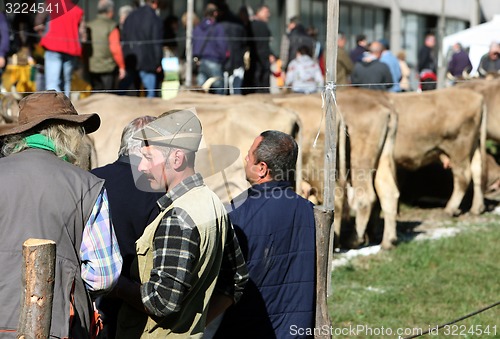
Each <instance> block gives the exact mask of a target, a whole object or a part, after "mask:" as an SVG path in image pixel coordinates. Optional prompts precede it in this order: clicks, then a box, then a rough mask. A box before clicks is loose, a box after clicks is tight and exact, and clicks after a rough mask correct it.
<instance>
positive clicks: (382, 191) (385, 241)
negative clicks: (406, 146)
mask: <svg viewBox="0 0 500 339" xmlns="http://www.w3.org/2000/svg"><path fill="white" fill-rule="evenodd" d="M375 190H376V191H377V195H378V198H379V201H380V206H381V207H382V211H384V236H383V238H382V243H381V246H382V248H383V249H386V250H387V249H391V248H393V247H394V245H395V244H396V242H397V239H398V236H397V232H396V217H397V213H398V201H399V189H398V185H397V183H396V170H395V166H394V158H393V157H392V156H387V155H386V156H384V155H382V157H381V158H380V162H379V166H378V169H377V173H376V175H375Z"/></svg>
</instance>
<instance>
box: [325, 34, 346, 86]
mask: <svg viewBox="0 0 500 339" xmlns="http://www.w3.org/2000/svg"><path fill="white" fill-rule="evenodd" d="M346 41H347V39H346V36H345V34H344V33H343V32H339V35H338V40H337V85H347V84H350V83H351V77H350V76H351V73H352V70H353V68H354V64H353V63H352V61H351V58H350V57H349V54H348V53H347V51H346V50H345V44H346ZM320 67H321V65H320ZM338 88H339V89H340V88H342V87H338Z"/></svg>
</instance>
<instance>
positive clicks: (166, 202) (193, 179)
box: [156, 173, 204, 211]
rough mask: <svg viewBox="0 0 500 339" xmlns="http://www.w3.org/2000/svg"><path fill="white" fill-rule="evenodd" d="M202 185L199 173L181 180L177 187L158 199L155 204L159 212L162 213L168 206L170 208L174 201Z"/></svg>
mask: <svg viewBox="0 0 500 339" xmlns="http://www.w3.org/2000/svg"><path fill="white" fill-rule="evenodd" d="M203 185H204V182H203V177H202V176H201V174H200V173H196V174H194V175H192V176H190V177H188V178H186V179H184V180H182V181H181V182H180V183H179V184H178V185H177V186H175V187H174V188H172V189H171V190H169V191H168V192H167V194H165V195H164V196H162V197H161V198H160V199H158V201H157V202H156V203H157V204H158V206H159V207H160V210H162V211H163V210H165V209H166V208H167V207H168V206H170V205H171V204H172V203H173V202H174V201H175V200H176V199H178V198H180V197H181V196H183V195H184V194H186V193H187V192H188V191H190V190H191V189H193V188H195V187H199V186H203Z"/></svg>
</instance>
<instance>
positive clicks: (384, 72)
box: [351, 41, 393, 91]
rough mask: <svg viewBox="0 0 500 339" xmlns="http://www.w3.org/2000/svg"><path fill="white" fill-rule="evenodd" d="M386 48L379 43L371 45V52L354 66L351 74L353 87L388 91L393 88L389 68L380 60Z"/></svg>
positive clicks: (375, 42)
mask: <svg viewBox="0 0 500 339" xmlns="http://www.w3.org/2000/svg"><path fill="white" fill-rule="evenodd" d="M383 50H384V47H383V46H382V44H381V43H380V42H379V41H374V42H372V43H371V44H370V52H368V53H366V54H365V56H364V57H363V60H362V61H361V62H357V63H356V64H355V65H354V70H353V71H352V74H351V81H352V84H353V85H360V87H363V88H368V89H374V90H380V91H387V90H388V89H389V88H391V87H392V81H393V80H392V74H391V71H390V70H389V67H388V66H387V65H386V64H384V63H383V62H381V61H380V60H379V58H380V56H381V55H382V51H383Z"/></svg>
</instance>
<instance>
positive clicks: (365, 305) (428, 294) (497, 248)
mask: <svg viewBox="0 0 500 339" xmlns="http://www.w3.org/2000/svg"><path fill="white" fill-rule="evenodd" d="M468 227H469V230H467V231H463V232H462V233H459V234H458V235H456V236H454V237H450V238H442V239H438V240H426V241H412V242H409V243H403V244H400V245H399V246H398V247H397V248H396V249H395V250H393V251H389V252H382V253H379V254H377V255H374V256H370V257H364V258H358V259H355V260H353V261H351V263H350V264H349V265H348V266H345V267H341V268H338V269H336V270H335V271H334V272H333V278H332V284H333V289H334V291H333V295H332V296H331V297H330V298H329V300H328V305H329V310H330V316H331V318H332V324H333V329H334V332H333V333H334V336H333V337H334V338H398V336H397V335H396V331H397V330H398V329H407V330H408V331H409V329H415V328H417V329H421V330H422V331H426V330H428V329H429V328H430V327H431V328H435V327H436V326H437V325H441V324H445V323H448V322H450V321H452V320H455V319H458V318H460V317H462V316H464V315H466V314H468V313H471V312H473V311H476V310H478V309H480V308H483V307H485V306H488V305H490V304H493V303H495V302H498V301H500V253H499V252H500V223H498V224H496V223H494V222H489V223H487V224H483V225H469V226H468ZM471 228H474V230H471ZM455 325H456V326H455V327H449V328H446V329H445V328H443V329H440V330H439V331H438V333H439V334H436V331H434V335H426V336H423V337H421V338H458V337H460V338H500V306H497V307H495V308H492V309H490V310H487V311H485V312H483V313H481V314H479V315H476V316H474V317H472V318H469V319H466V320H463V321H460V322H458V323H456V324H455ZM357 326H365V327H364V328H361V327H359V329H360V331H357V332H356V331H348V330H349V329H351V328H354V329H356V328H358V327H357ZM487 326H489V330H490V334H489V335H487V334H485V333H483V334H481V335H479V334H478V331H477V329H480V328H482V330H485V329H486V327H487ZM494 326H496V334H495V328H494ZM382 327H383V328H384V329H385V331H384V332H382ZM471 329H472V331H471V332H470V333H468V331H469V330H471ZM369 330H372V333H373V335H370V332H369ZM390 330H392V332H393V333H392V335H389V333H390V332H389V331H390ZM451 330H456V331H455V332H456V333H455V335H451V334H452V333H449V335H445V331H447V332H450V331H451ZM462 330H464V331H462ZM335 331H336V332H335ZM342 331H344V332H342ZM377 331H378V332H377ZM461 332H462V334H463V335H459V333H461ZM473 332H474V334H472V333H473ZM341 333H344V334H345V335H342V334H341ZM335 334H339V335H335ZM354 334H356V335H354ZM409 335H411V332H407V333H406V335H403V337H406V336H409Z"/></svg>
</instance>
